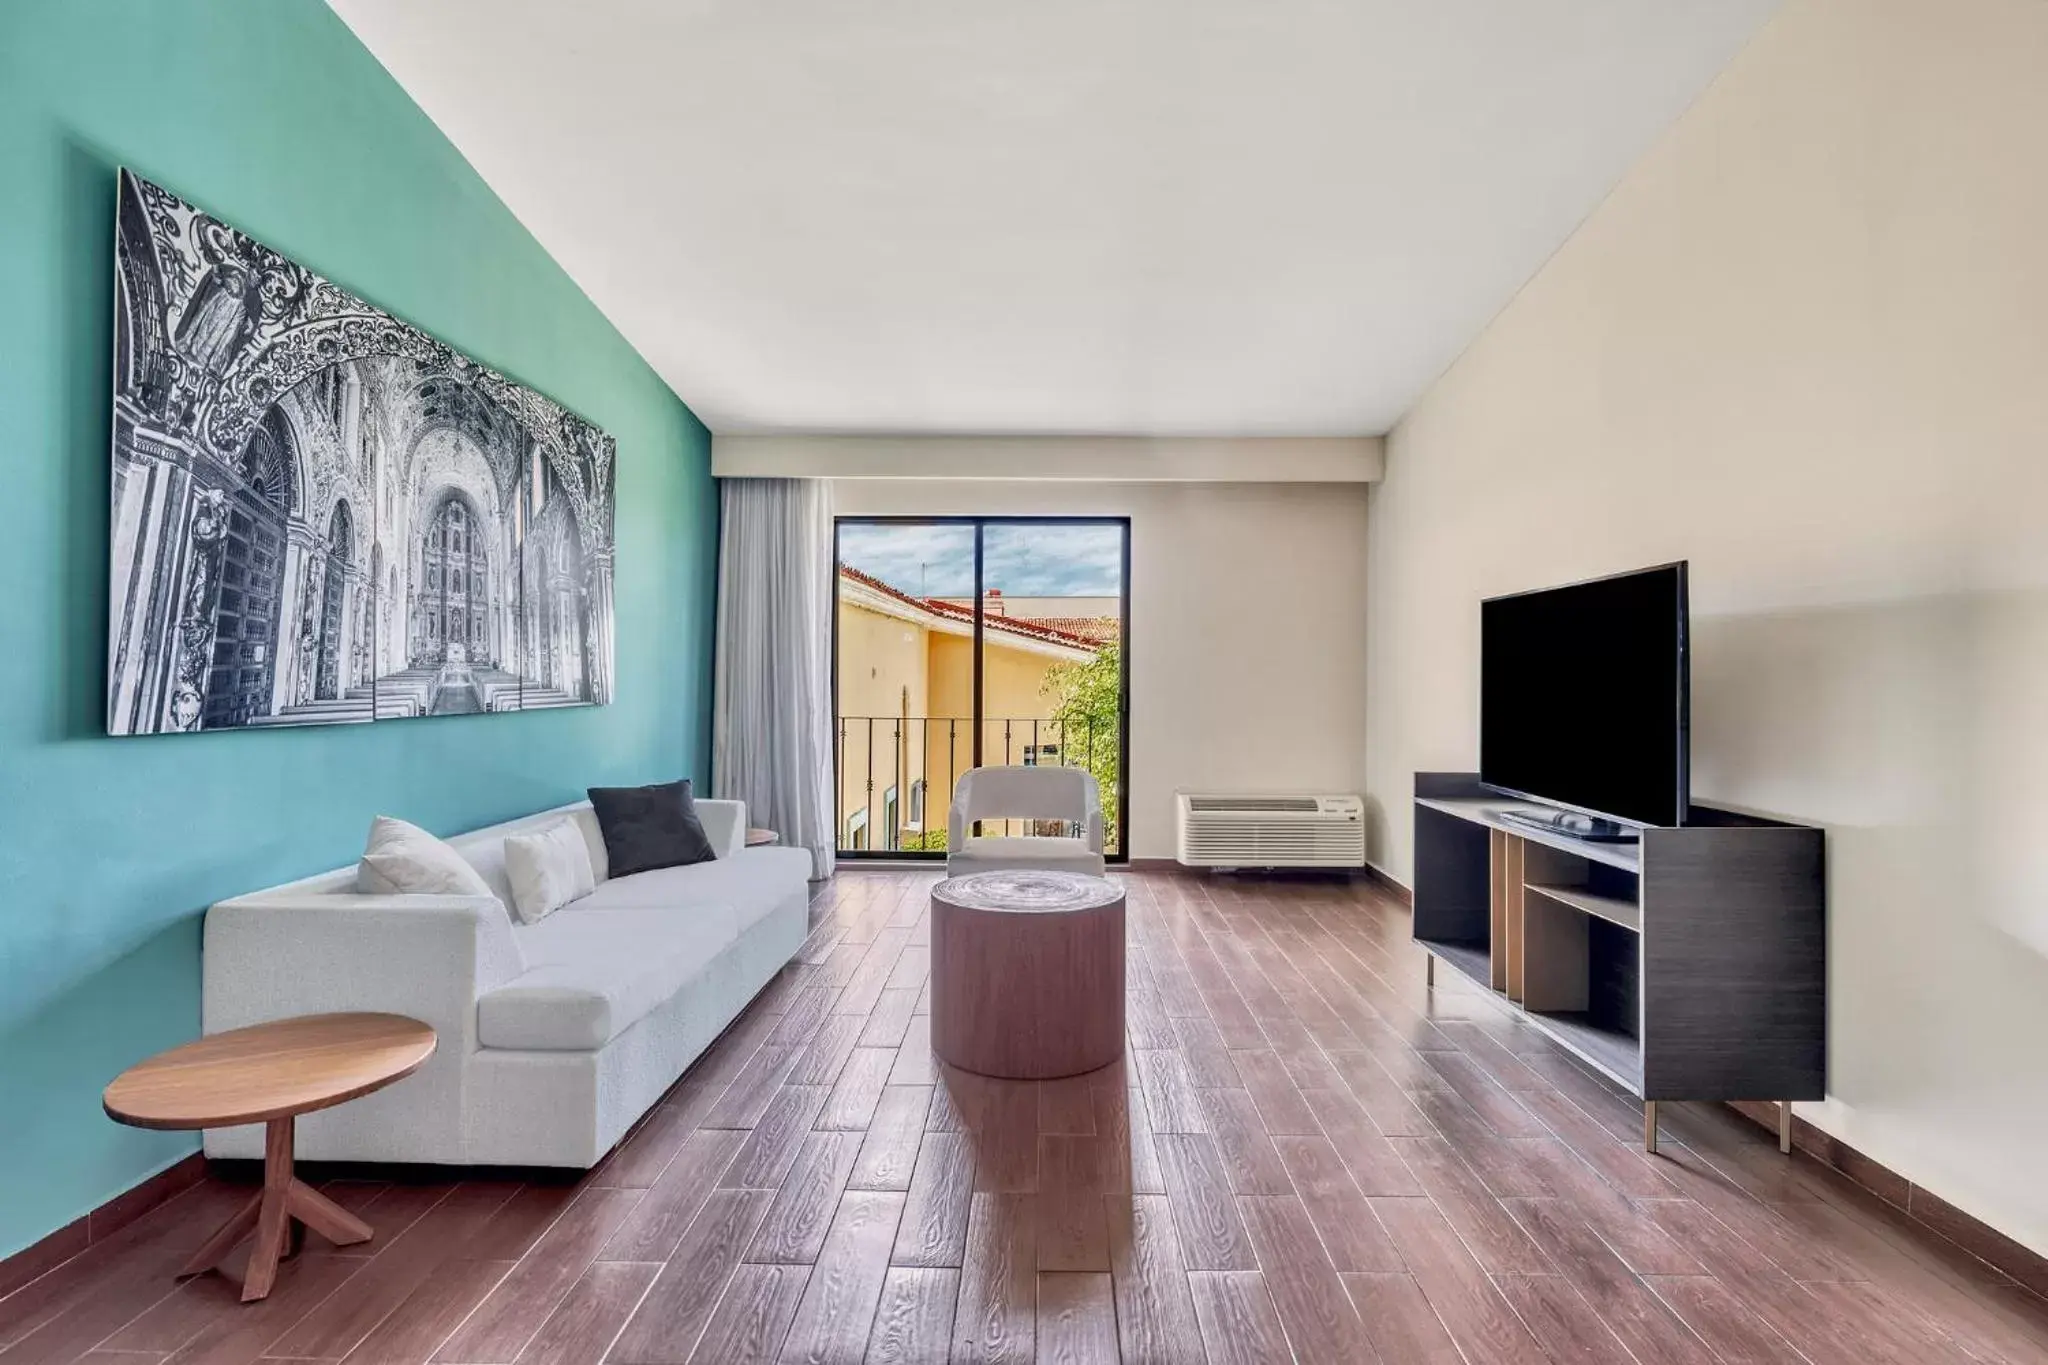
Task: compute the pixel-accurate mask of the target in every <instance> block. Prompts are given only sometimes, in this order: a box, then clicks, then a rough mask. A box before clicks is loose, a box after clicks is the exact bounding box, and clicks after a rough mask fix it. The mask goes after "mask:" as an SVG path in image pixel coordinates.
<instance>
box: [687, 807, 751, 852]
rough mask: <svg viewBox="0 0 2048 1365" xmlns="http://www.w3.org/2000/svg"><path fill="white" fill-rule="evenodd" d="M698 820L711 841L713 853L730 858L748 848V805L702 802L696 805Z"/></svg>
mask: <svg viewBox="0 0 2048 1365" xmlns="http://www.w3.org/2000/svg"><path fill="white" fill-rule="evenodd" d="M696 805H697V818H698V819H699V820H701V821H703V822H704V833H705V835H706V836H707V837H708V838H709V839H710V840H711V851H712V852H713V853H716V854H717V855H718V856H719V857H721V858H730V857H732V855H733V854H735V853H738V852H739V851H740V850H741V849H743V848H745V847H746V846H747V803H746V802H744V801H712V800H702V801H698V802H697V803H696Z"/></svg>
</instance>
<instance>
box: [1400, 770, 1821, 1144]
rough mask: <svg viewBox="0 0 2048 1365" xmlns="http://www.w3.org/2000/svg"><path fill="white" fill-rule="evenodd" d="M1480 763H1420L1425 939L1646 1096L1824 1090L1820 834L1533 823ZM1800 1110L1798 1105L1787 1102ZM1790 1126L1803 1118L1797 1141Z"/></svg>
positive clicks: (1707, 823)
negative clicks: (1628, 839)
mask: <svg viewBox="0 0 2048 1365" xmlns="http://www.w3.org/2000/svg"><path fill="white" fill-rule="evenodd" d="M1527 807H1528V803H1526V802H1520V801H1516V800H1514V799H1512V798H1508V797H1501V796H1496V795H1493V794H1490V793H1488V792H1487V791H1486V790H1485V789H1484V788H1483V787H1481V786H1480V785H1479V780H1478V777H1477V775H1476V774H1473V773H1417V774H1416V775H1415V923H1414V934H1415V941H1416V943H1417V944H1419V945H1420V946H1421V947H1423V948H1425V949H1427V950H1428V951H1429V953H1430V955H1431V964H1432V966H1431V970H1432V972H1434V964H1435V962H1437V961H1442V962H1445V963H1448V964H1449V965H1450V966H1451V967H1452V968H1454V969H1455V970H1457V971H1458V972H1459V973H1460V974H1462V975H1464V976H1467V977H1469V978H1471V979H1472V980H1473V981H1475V982H1477V983H1478V984H1479V985H1481V986H1483V987H1485V988H1486V989H1488V990H1490V991H1493V992H1496V993H1497V994H1499V995H1501V996H1503V997H1505V999H1506V1000H1507V1002H1508V1003H1509V1004H1510V1005H1511V1006H1513V1007H1514V1008H1516V1009H1517V1010H1518V1011H1519V1012H1520V1013H1521V1016H1522V1017H1523V1018H1524V1019H1526V1020H1527V1021H1528V1023H1529V1024H1530V1025H1531V1026H1532V1027H1534V1028H1536V1029H1539V1030H1541V1031H1542V1032H1543V1033H1545V1034H1547V1035H1548V1036H1549V1037H1550V1038H1551V1039H1552V1040H1554V1041H1555V1042H1556V1043H1557V1044H1558V1046H1560V1047H1562V1048H1564V1049H1565V1050H1566V1051H1568V1052H1570V1053H1572V1054H1573V1055H1575V1056H1577V1057H1579V1058H1580V1059H1581V1060H1583V1061H1585V1062H1586V1063H1587V1064H1588V1065H1590V1066H1592V1067H1594V1068H1595V1069H1596V1070H1598V1071H1600V1072H1601V1073H1603V1074H1604V1075H1606V1076H1608V1077H1609V1078H1611V1079H1612V1080H1614V1081H1615V1082H1617V1083H1618V1084H1620V1085H1622V1086H1625V1087H1626V1088H1627V1089H1628V1090H1629V1091H1630V1092H1631V1093H1633V1094H1635V1095H1637V1096H1638V1097H1640V1098H1641V1099H1642V1100H1643V1101H1644V1112H1645V1125H1644V1135H1645V1145H1646V1146H1648V1147H1649V1148H1650V1150H1652V1151H1654V1150H1656V1105H1657V1101H1659V1100H1667V1099H1668V1100H1679V1099H1687V1100H1776V1101H1779V1102H1780V1103H1781V1104H1782V1103H1789V1101H1792V1100H1816V1099H1820V1098H1821V1097H1822V1096H1823V1095H1824V1094H1825V1093H1826V1090H1827V1031H1826V1029H1827V895H1826V884H1825V878H1824V874H1823V836H1822V833H1821V831H1820V830H1818V829H1814V828H1811V827H1808V826H1803V825H1790V824H1784V823H1780V822H1777V821H1772V820H1765V819H1762V818H1759V817H1754V816H1748V815H1742V814H1738V813H1736V812H1733V811H1725V810H1718V809H1715V808H1712V807H1707V806H1694V807H1692V808H1691V810H1690V811H1689V812H1688V815H1687V822H1686V823H1685V824H1684V825H1682V826H1679V827H1676V828H1651V829H1645V830H1644V831H1643V837H1642V841H1641V842H1640V843H1636V844H1613V843H1598V842H1593V841H1588V840H1579V839H1574V838H1572V837H1570V836H1569V835H1566V834H1562V833H1556V832H1553V831H1548V830H1532V829H1529V828H1528V827H1526V826H1524V825H1521V824H1517V823H1515V822H1514V821H1511V820H1509V819H1507V818H1505V816H1504V815H1503V812H1505V811H1512V810H1516V809H1521V808H1527ZM1784 1112H1785V1113H1786V1114H1788V1115H1789V1109H1787V1110H1785V1111H1784ZM1789 1132H1790V1129H1789V1127H1786V1128H1784V1129H1783V1131H1782V1132H1781V1138H1783V1137H1784V1136H1785V1134H1788V1133H1789Z"/></svg>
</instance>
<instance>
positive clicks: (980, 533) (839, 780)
mask: <svg viewBox="0 0 2048 1365" xmlns="http://www.w3.org/2000/svg"><path fill="white" fill-rule="evenodd" d="M846 526H967V527H972V528H973V530H974V634H973V641H974V648H973V658H974V681H973V685H972V697H973V710H974V716H973V719H972V721H971V723H970V727H971V729H972V731H973V744H972V752H971V753H970V755H969V758H968V766H969V767H974V768H978V767H980V766H982V741H983V739H984V738H985V736H984V734H983V731H984V729H985V728H986V726H985V721H984V715H983V711H982V622H983V620H984V619H985V617H986V615H987V606H988V585H987V583H986V582H985V581H984V577H985V576H984V573H983V542H984V532H985V531H986V529H987V528H988V527H990V526H1114V527H1116V528H1117V530H1118V532H1119V533H1120V541H1121V554H1120V558H1119V564H1118V574H1119V578H1120V579H1121V582H1120V584H1119V592H1118V600H1117V675H1118V676H1117V726H1116V731H1117V735H1116V740H1117V784H1116V829H1117V848H1116V851H1115V852H1114V853H1109V854H1107V855H1106V861H1107V862H1109V863H1110V864H1111V865H1112V866H1125V865H1128V864H1129V863H1130V861H1131V519H1130V518H1129V517H1128V516H1060V515H1051V516H1031V515H1017V514H1002V515H995V516H919V515H911V514H902V515H899V514H883V515H869V514H848V515H844V516H835V517H833V518H832V565H831V570H830V572H831V575H832V577H831V581H830V583H829V584H828V589H829V591H830V593H831V602H832V663H831V668H832V804H833V807H834V811H835V828H838V827H839V826H838V822H842V821H845V820H847V819H850V818H851V816H850V815H846V814H839V813H838V807H839V797H840V793H841V792H842V791H844V790H845V785H844V783H845V779H844V774H843V773H842V771H841V764H842V762H843V761H844V747H845V746H844V741H843V736H842V735H841V734H840V729H839V725H840V715H839V570H840V567H841V563H842V561H841V559H840V532H841V529H842V528H843V527H846ZM1060 747H1061V748H1062V749H1065V748H1066V747H1067V746H1066V744H1065V741H1064V737H1062V741H1061V745H1060ZM963 771H965V770H964V769H963ZM934 795H935V794H934V793H932V792H930V791H927V792H926V793H925V805H926V807H927V809H929V807H930V805H931V802H932V799H933V796H934ZM943 800H944V803H945V808H946V809H950V808H951V806H952V803H953V793H952V792H950V791H948V792H945V793H944V794H943ZM872 804H873V800H872V797H870V800H869V814H868V839H867V843H868V847H867V848H865V849H847V848H838V849H835V854H836V856H837V858H838V859H839V860H841V861H844V862H872V861H887V862H932V863H943V862H944V861H945V859H946V850H944V849H936V850H927V849H877V848H875V847H874V843H875V840H874V813H873V810H872ZM930 823H931V822H930V821H929V820H927V821H926V822H925V826H926V830H927V832H928V831H929V828H930ZM837 838H838V835H837V834H836V833H835V840H836V839H837Z"/></svg>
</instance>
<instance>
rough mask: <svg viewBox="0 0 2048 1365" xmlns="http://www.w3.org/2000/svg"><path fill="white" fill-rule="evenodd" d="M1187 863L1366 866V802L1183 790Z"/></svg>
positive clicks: (1181, 829)
mask: <svg viewBox="0 0 2048 1365" xmlns="http://www.w3.org/2000/svg"><path fill="white" fill-rule="evenodd" d="M1177 805H1178V808H1179V809H1178V814H1179V822H1180V823H1179V843H1180V862H1181V863H1182V864H1183V865H1185V866H1188V867H1363V866H1364V865H1365V803H1364V801H1362V800H1361V799H1360V798H1358V797H1357V796H1342V795H1329V796H1323V795H1281V796H1275V795H1255V794H1247V795H1229V794H1218V793H1204V794H1202V795H1190V794H1186V793H1183V794H1182V795H1181V796H1180V797H1179V798H1178V802H1177Z"/></svg>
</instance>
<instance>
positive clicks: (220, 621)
mask: <svg viewBox="0 0 2048 1365" xmlns="http://www.w3.org/2000/svg"><path fill="white" fill-rule="evenodd" d="M116 223H117V225H118V226H117V236H116V242H115V319H116V322H115V332H114V478H113V488H114V512H113V516H114V520H113V532H112V544H113V570H112V576H111V582H112V584H113V594H112V596H111V598H110V601H109V604H108V605H109V612H110V619H111V621H112V623H113V624H112V627H111V629H110V630H109V638H108V656H107V729H108V731H109V732H110V733H112V734H123V735H126V734H154V733H158V732H161V731H166V730H199V729H207V730H215V729H225V728H233V727H237V726H245V725H327V724H340V723H345V722H352V721H370V720H395V719H399V718H402V717H406V716H427V715H435V716H439V715H457V714H462V713H466V712H476V711H518V710H523V709H526V708H528V707H542V706H573V705H576V704H578V703H586V702H588V703H601V702H604V701H605V700H607V699H608V697H609V695H610V689H611V669H612V659H611V632H612V613H611V582H612V464H613V460H614V447H613V442H612V439H611V438H610V437H609V436H606V435H605V434H604V433H603V432H601V431H599V430H598V429H597V428H595V427H593V426H592V425H591V424H590V423H588V422H586V421H584V420H583V419H582V418H580V417H577V416H575V415H574V414H573V413H569V412H566V411H564V410H563V409H562V408H561V407H559V406H557V405H556V404H555V403H553V402H551V401H549V400H548V399H547V398H544V397H542V396H541V395H540V394H538V393H535V392H534V391H533V390H531V389H528V388H524V387H522V386H520V385H517V384H514V383H513V382H512V381H511V380H508V379H506V378H505V377H504V376H503V375H500V374H497V373H495V372H494V371H492V370H489V369H487V368H485V367H484V366H482V365H479V364H477V363H476V362H475V361H473V360H471V359H470V358H469V357H467V356H464V355H462V354H460V353H459V352H456V351H454V350H451V349H450V348H449V347H447V346H445V345H443V344H442V343H440V342H437V341H435V340H434V339H433V338H431V337H429V336H427V335H426V334H425V333H423V332H421V331H419V330H418V329H417V328H414V327H410V326H408V325H406V324H405V323H403V322H400V321H399V320H398V319H396V318H394V317H391V316H390V315H388V314H386V313H383V312H381V311H379V310H378V309H376V308H374V307H372V306H371V305H369V304H367V303H364V302H363V301H362V300H361V299H359V298H356V297H355V296H354V295H352V294H350V293H348V292H347V291H345V290H343V289H341V288H339V287H337V286H336V285H335V284H333V283H332V282H331V281H328V280H325V279H322V278H321V277H320V276H318V275H316V274H314V273H313V272H312V271H310V270H308V269H306V268H305V267H304V266H301V265H298V264H296V263H294V262H292V261H291V260H289V259H287V258H286V257H284V256H282V255H280V254H279V253H277V252H276V251H273V250H271V249H270V248H269V247H266V246H264V245H262V244H261V243H259V242H255V241H252V240H251V239H250V238H249V237H247V236H246V235H244V234H243V233H241V232H238V231H236V230H235V229H234V228H232V227H229V226H227V225H226V224H225V223H222V222H220V221H219V220H217V219H215V218H213V217H211V216H209V215H207V214H205V213H202V212H200V211H199V210H197V209H195V208H193V207H192V206H191V205H190V204H187V203H185V202H183V201H182V200H180V199H178V198H177V197H176V196H174V195H172V194H171V193H169V192H168V191H166V190H164V189H162V188H161V187H159V186H157V185H153V184H151V183H150V182H148V181H147V180H143V179H141V178H139V177H137V176H134V175H131V174H129V173H128V172H126V171H123V172H122V173H121V177H120V190H119V207H118V208H117V210H116Z"/></svg>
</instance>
